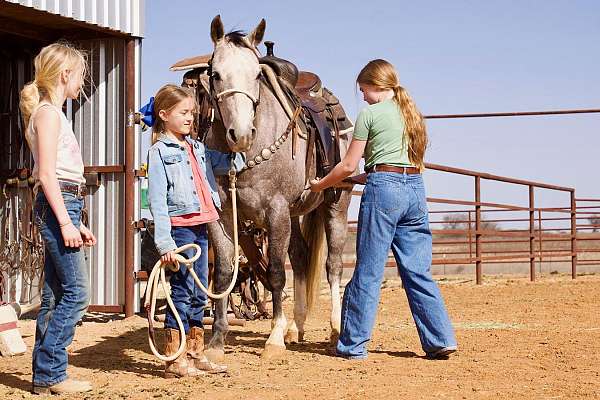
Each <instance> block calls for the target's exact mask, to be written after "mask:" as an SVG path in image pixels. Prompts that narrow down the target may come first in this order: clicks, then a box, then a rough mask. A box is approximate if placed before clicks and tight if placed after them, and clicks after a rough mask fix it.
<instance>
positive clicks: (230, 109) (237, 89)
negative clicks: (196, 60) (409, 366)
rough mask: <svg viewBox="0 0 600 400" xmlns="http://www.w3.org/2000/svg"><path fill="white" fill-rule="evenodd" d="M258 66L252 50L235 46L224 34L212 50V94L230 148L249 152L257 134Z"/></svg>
mask: <svg viewBox="0 0 600 400" xmlns="http://www.w3.org/2000/svg"><path fill="white" fill-rule="evenodd" d="M259 77H260V65H259V62H258V58H257V57H256V55H255V53H254V52H253V51H252V50H251V49H249V48H247V47H238V46H236V45H235V44H233V43H231V42H229V41H228V40H227V37H225V38H224V39H222V40H220V41H219V42H218V43H217V44H216V46H215V49H214V53H213V60H212V82H213V95H218V94H220V93H224V94H223V95H222V96H219V100H218V105H219V110H220V112H221V118H222V119H223V125H224V126H225V133H226V138H227V144H228V145H229V148H230V149H231V150H232V151H248V150H249V149H250V147H251V146H252V144H253V143H254V138H255V137H256V127H255V126H254V113H255V103H254V100H256V101H257V100H258V99H259V96H260V90H259V88H260V79H259Z"/></svg>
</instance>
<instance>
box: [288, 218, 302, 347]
mask: <svg viewBox="0 0 600 400" xmlns="http://www.w3.org/2000/svg"><path fill="white" fill-rule="evenodd" d="M288 255H289V257H290V263H291V264H292V270H293V271H294V319H293V320H292V321H291V322H290V325H289V326H288V330H287V333H286V335H285V342H286V343H298V342H301V341H303V340H304V322H305V321H306V314H307V309H306V268H307V265H308V246H307V245H306V241H305V240H304V237H303V236H302V231H301V229H300V221H299V217H294V218H292V219H291V238H290V246H289V249H288Z"/></svg>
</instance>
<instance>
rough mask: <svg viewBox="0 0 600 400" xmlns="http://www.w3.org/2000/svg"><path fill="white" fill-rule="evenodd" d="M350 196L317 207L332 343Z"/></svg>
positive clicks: (338, 317)
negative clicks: (320, 218) (322, 231)
mask: <svg viewBox="0 0 600 400" xmlns="http://www.w3.org/2000/svg"><path fill="white" fill-rule="evenodd" d="M350 199H351V194H350V192H348V191H344V192H342V194H341V196H340V198H339V199H338V201H336V202H334V203H323V204H321V206H319V212H320V213H321V215H323V217H324V218H323V220H324V222H325V235H326V236H327V250H328V255H327V262H326V264H325V265H326V268H327V282H329V289H330V292H331V317H330V322H331V337H330V340H331V342H332V343H336V342H337V339H338V337H339V335H340V326H341V315H342V304H341V299H340V282H341V280H342V271H343V268H344V265H343V261H342V254H343V252H344V244H345V243H346V235H347V232H348V206H349V205H350Z"/></svg>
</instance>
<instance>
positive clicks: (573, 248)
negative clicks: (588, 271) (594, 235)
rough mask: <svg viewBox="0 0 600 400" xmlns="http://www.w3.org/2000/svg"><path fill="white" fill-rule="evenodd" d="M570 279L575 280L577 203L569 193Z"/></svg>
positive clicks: (573, 195)
mask: <svg viewBox="0 0 600 400" xmlns="http://www.w3.org/2000/svg"><path fill="white" fill-rule="evenodd" d="M571 278H573V279H575V278H577V203H576V200H575V190H573V191H571Z"/></svg>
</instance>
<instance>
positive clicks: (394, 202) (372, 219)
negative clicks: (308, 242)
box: [337, 172, 456, 358]
mask: <svg viewBox="0 0 600 400" xmlns="http://www.w3.org/2000/svg"><path fill="white" fill-rule="evenodd" d="M390 248H391V249H392V252H393V253H394V257H395V259H396V264H397V266H398V271H399V274H400V278H401V279H402V283H403V285H404V288H405V291H406V296H407V297H408V304H409V306H410V310H411V312H412V316H413V318H414V321H415V324H416V326H417V332H418V333H419V339H420V340H421V346H422V348H423V350H424V351H425V352H426V353H431V352H434V351H436V350H439V349H441V348H443V347H448V346H455V345H456V339H455V338H454V330H453V328H452V324H451V322H450V319H449V317H448V312H447V311H446V308H445V306H444V301H443V299H442V296H441V294H440V291H439V289H438V287H437V285H436V283H435V282H434V281H433V279H432V277H431V272H430V265H431V258H432V244H431V231H430V230H429V219H428V211H427V200H426V197H425V187H424V184H423V178H422V176H421V175H407V174H397V173H392V172H375V173H371V174H369V175H368V178H367V184H366V186H365V189H364V192H363V195H362V199H361V203H360V210H359V215H358V231H357V237H356V257H357V258H356V268H355V269H354V274H353V276H352V279H351V280H350V282H348V285H346V289H345V291H344V300H343V302H342V326H341V332H340V338H339V341H338V343H337V353H338V355H340V356H342V357H347V358H366V357H367V349H366V345H367V343H368V342H369V340H370V339H371V333H372V331H373V325H374V323H375V317H376V314H377V306H378V304H379V296H380V288H381V282H382V280H383V272H384V268H385V264H386V261H387V258H388V253H389V250H390Z"/></svg>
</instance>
